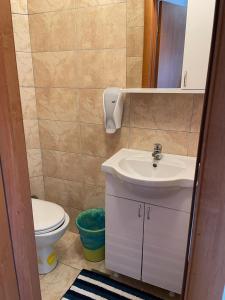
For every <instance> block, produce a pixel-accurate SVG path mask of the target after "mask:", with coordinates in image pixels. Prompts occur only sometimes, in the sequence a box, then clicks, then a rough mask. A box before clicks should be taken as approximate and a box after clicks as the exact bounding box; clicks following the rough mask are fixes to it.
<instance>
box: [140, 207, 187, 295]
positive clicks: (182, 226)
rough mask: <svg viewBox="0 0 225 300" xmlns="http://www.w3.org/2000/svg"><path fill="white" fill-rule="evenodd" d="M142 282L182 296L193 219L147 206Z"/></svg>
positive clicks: (180, 213)
mask: <svg viewBox="0 0 225 300" xmlns="http://www.w3.org/2000/svg"><path fill="white" fill-rule="evenodd" d="M145 211H146V217H145V221H144V245H143V269H142V280H143V281H144V282H147V283H150V284H152V285H155V286H159V287H161V288H164V289H166V290H169V291H173V292H176V293H181V288H182V282H183V272H184V264H185V254H186V245H187V238H188V227H189V219H190V215H189V214H188V213H185V212H181V211H176V210H171V209H167V208H162V207H158V206H152V205H151V206H146V207H145Z"/></svg>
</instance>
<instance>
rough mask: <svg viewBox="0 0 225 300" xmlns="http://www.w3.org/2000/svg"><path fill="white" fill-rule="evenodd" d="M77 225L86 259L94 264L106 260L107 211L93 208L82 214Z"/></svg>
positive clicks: (77, 219)
mask: <svg viewBox="0 0 225 300" xmlns="http://www.w3.org/2000/svg"><path fill="white" fill-rule="evenodd" d="M76 225H77V228H78V230H79V233H80V239H81V242H82V245H83V250H84V257H85V258H86V259H87V260H89V261H93V262H97V261H101V260H103V259H104V258H105V210H104V209H103V208H92V209H88V210H85V211H83V212H81V213H80V214H79V215H78V216H77V218H76Z"/></svg>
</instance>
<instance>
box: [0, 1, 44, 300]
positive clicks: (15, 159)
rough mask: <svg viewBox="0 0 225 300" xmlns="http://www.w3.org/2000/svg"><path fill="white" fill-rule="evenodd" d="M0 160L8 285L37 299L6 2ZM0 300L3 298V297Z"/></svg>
mask: <svg viewBox="0 0 225 300" xmlns="http://www.w3.org/2000/svg"><path fill="white" fill-rule="evenodd" d="M0 158H1V166H2V170H1V171H2V177H3V182H4V194H5V206H6V208H7V212H6V211H4V206H3V207H2V208H1V209H2V213H3V214H4V215H5V216H7V220H8V229H7V224H5V231H4V232H3V231H2V228H1V236H2V234H4V235H5V239H10V241H11V247H12V251H13V259H14V268H15V270H14V271H15V273H16V274H14V275H12V284H13V282H14V279H15V276H16V280H17V284H18V289H19V297H20V299H21V300H40V299H41V294H40V285H39V278H38V268H37V254H36V245H35V237H34V226H33V216H32V207H31V198H30V197H31V196H30V187H29V175H28V166H27V157H26V146H25V138H24V130H23V119H22V111H21V103H20V96H19V84H18V75H17V67H16V55H15V47H14V41H13V29H12V16H11V7H10V1H9V0H1V9H0ZM1 205H2V204H1ZM9 235H10V236H9ZM0 248H1V251H0V255H1V257H0V260H3V259H4V257H5V256H4V255H6V254H4V253H3V251H2V249H3V250H4V244H2V242H1V243H0ZM9 255H10V252H9ZM9 272H10V269H9ZM11 272H13V266H11ZM6 285H7V274H5V276H3V277H1V280H0V288H1V289H2V288H3V290H4V286H6ZM15 294H16V292H15ZM0 298H1V299H4V297H3V298H2V297H0ZM14 299H17V298H16V296H15V298H13V297H11V299H10V300H14Z"/></svg>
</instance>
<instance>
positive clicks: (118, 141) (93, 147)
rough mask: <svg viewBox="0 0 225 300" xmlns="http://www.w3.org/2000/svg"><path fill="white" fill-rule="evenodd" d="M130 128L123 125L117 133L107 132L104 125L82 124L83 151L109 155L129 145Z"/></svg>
mask: <svg viewBox="0 0 225 300" xmlns="http://www.w3.org/2000/svg"><path fill="white" fill-rule="evenodd" d="M128 134H129V129H128V128H126V127H123V128H122V129H121V130H119V131H117V132H116V133H115V134H112V135H110V134H106V133H105V129H104V127H103V126H102V125H84V124H83V125H81V140H82V153H84V154H89V155H98V156H101V157H109V156H111V155H112V154H114V153H115V152H117V151H118V150H120V149H121V148H126V147H127V146H128Z"/></svg>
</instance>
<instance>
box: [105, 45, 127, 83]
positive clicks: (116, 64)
mask: <svg viewBox="0 0 225 300" xmlns="http://www.w3.org/2000/svg"><path fill="white" fill-rule="evenodd" d="M104 86H105V87H109V86H118V87H126V49H117V50H116V49H109V50H105V53H104Z"/></svg>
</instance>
